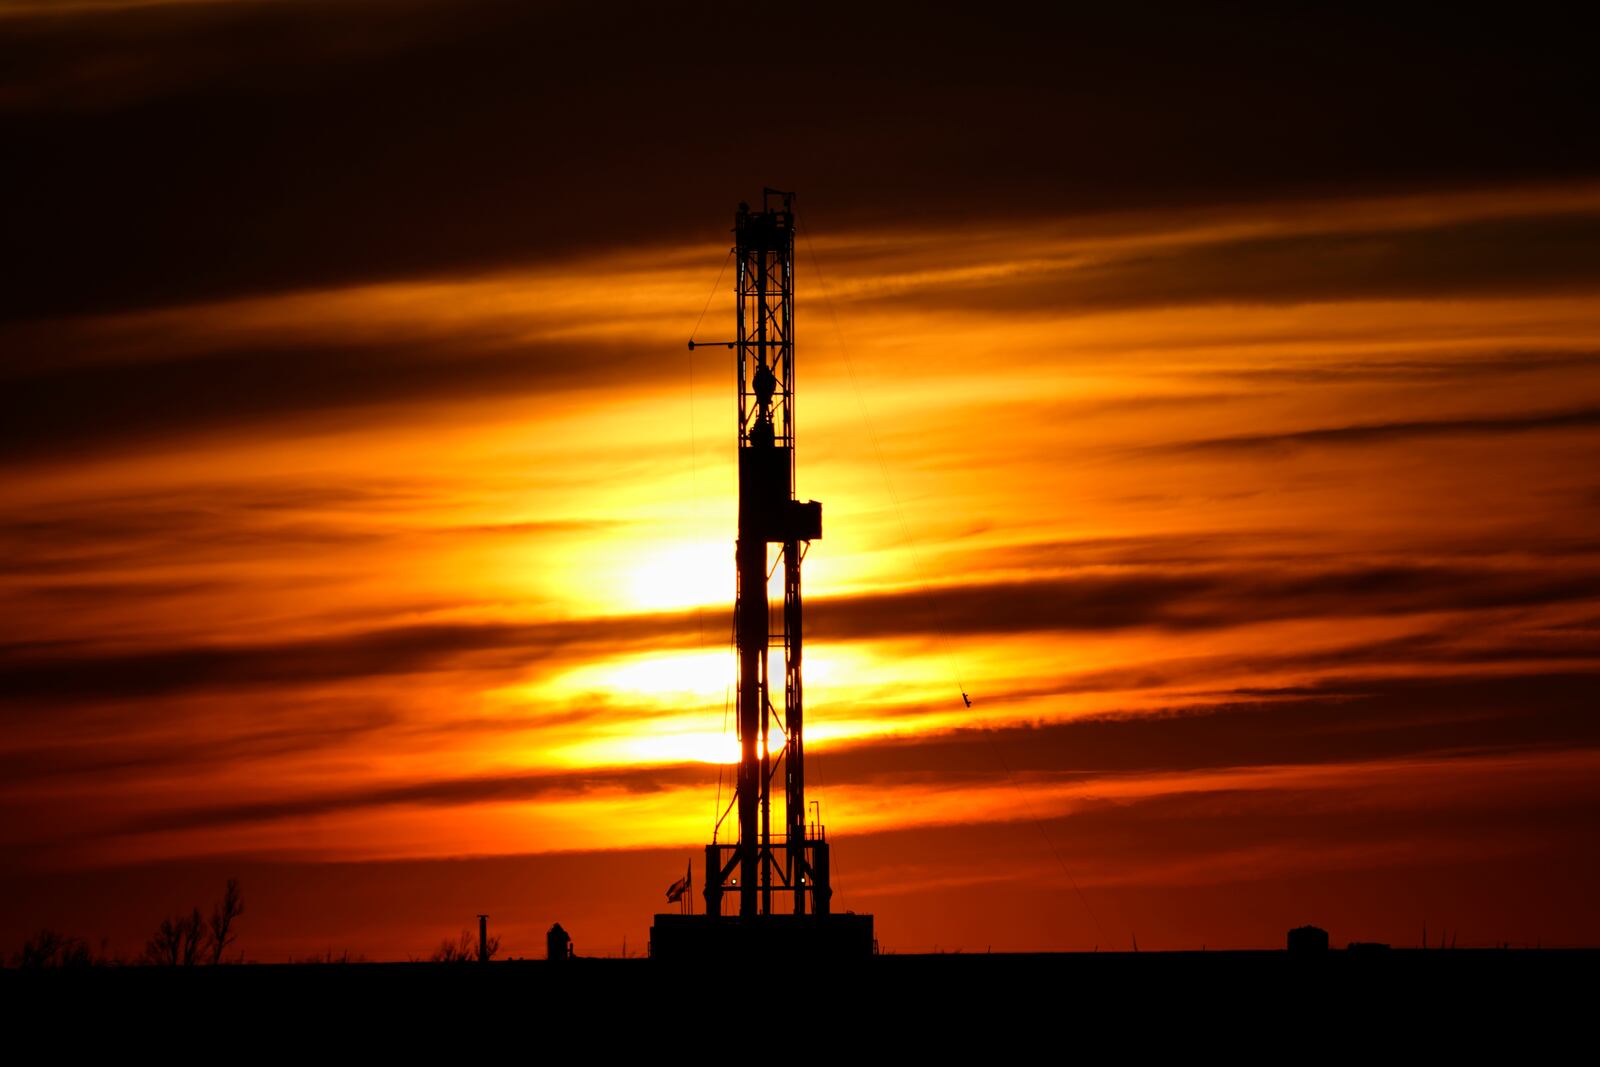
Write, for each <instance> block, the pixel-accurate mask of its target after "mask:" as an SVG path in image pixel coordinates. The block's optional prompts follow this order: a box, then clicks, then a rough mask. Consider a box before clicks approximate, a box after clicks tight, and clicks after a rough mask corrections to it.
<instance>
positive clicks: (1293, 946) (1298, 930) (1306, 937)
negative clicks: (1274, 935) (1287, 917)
mask: <svg viewBox="0 0 1600 1067" xmlns="http://www.w3.org/2000/svg"><path fill="white" fill-rule="evenodd" d="M1289 951H1290V952H1292V953H1294V954H1295V955H1297V956H1311V955H1315V954H1316V953H1319V952H1326V951H1328V931H1326V930H1324V929H1323V928H1322V927H1320V926H1296V927H1295V928H1294V929H1293V930H1290V931H1289Z"/></svg>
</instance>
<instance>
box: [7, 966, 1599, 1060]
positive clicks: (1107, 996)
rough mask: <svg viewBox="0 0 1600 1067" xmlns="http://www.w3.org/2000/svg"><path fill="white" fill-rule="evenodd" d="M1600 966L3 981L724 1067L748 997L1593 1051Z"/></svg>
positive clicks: (354, 1029) (110, 1004)
mask: <svg viewBox="0 0 1600 1067" xmlns="http://www.w3.org/2000/svg"><path fill="white" fill-rule="evenodd" d="M1597 966H1600V951H1597V950H1489V949H1459V950H1432V951H1419V950H1405V949H1400V950H1389V951H1378V952H1371V953H1362V952H1350V951H1340V950H1333V951H1330V952H1328V953H1326V954H1325V955H1321V956H1311V957H1294V956H1290V955H1289V954H1287V953H1284V952H1144V953H1105V952H1101V953H1061V954H1037V955H1014V954H995V955H965V954H948V955H932V956H921V955H919V956H909V955H907V956H899V955H890V956H877V957H873V958H870V959H864V960H860V961H857V962H854V963H848V964H840V965H835V966H832V967H825V966H819V965H816V964H807V965H800V966H790V967H788V968H782V967H775V966H770V965H769V966H766V967H762V968H759V969H751V970H750V971H742V970H740V969H739V968H737V967H733V966H729V967H725V968H720V969H712V968H706V967H689V966H670V965H667V964H663V963H661V962H659V961H651V960H644V959H641V960H614V959H592V960H591V959H576V960H573V961H570V962H567V963H547V962H544V961H504V962H494V963H491V964H488V965H487V966H483V965H478V964H429V963H392V964H391V963H382V964H292V965H278V964H270V965H269V964H248V965H241V966H224V967H218V968H195V969H192V970H184V969H160V968H149V967H104V968H88V969H83V970H78V971H72V970H57V971H32V972H27V971H19V970H15V969H11V970H6V971H3V972H0V1004H3V1005H4V1006H5V1010H6V1011H7V1013H8V1014H14V1017H15V1018H17V1019H37V1018H43V1017H46V1016H49V1017H51V1018H60V1017H61V1014H62V1013H66V1014H67V1015H70V1016H71V1017H75V1018H79V1019H90V1020H94V1021H95V1024H94V1025H95V1026H97V1027H103V1028H105V1029H106V1030H107V1031H108V1032H112V1033H115V1032H121V1027H122V1025H123V1024H128V1023H131V1024H134V1025H136V1026H138V1027H139V1028H140V1029H141V1030H143V1031H145V1032H146V1036H147V1037H149V1036H151V1035H152V1034H153V1035H155V1038H156V1040H157V1043H158V1044H159V1043H160V1041H161V1040H163V1039H164V1035H167V1034H171V1035H172V1036H173V1038H174V1039H175V1040H182V1038H181V1037H180V1036H179V1035H180V1033H181V1031H183V1030H184V1028H185V1026H186V1024H185V1023H183V1022H182V1021H181V1020H183V1019H192V1020H204V1021H205V1022H204V1023H203V1024H202V1025H203V1026H216V1025H220V1024H223V1023H225V1024H226V1027H225V1028H226V1029H227V1030H229V1031H230V1032H232V1033H235V1034H240V1033H242V1034H250V1035H256V1037H255V1038H252V1039H251V1040H256V1039H260V1040H265V1041H268V1042H274V1043H275V1042H280V1041H289V1042H291V1043H293V1042H297V1041H302V1040H304V1041H309V1042H311V1043H312V1044H313V1045H315V1044H317V1043H318V1042H321V1041H324V1040H334V1041H338V1042H343V1041H356V1042H358V1043H359V1042H360V1041H366V1040H368V1039H370V1040H373V1041H378V1042H383V1043H389V1042H393V1041H395V1040H397V1039H398V1040H400V1041H401V1042H402V1043H406V1042H410V1041H412V1040H413V1039H415V1040H417V1041H421V1042H424V1043H428V1042H432V1041H437V1040H444V1041H445V1042H446V1044H453V1043H455V1042H456V1041H457V1039H458V1038H459V1040H460V1041H461V1042H465V1043H466V1044H465V1045H463V1046H462V1048H461V1051H463V1052H465V1051H468V1048H467V1047H466V1046H467V1045H470V1046H472V1047H473V1048H475V1049H476V1050H478V1051H481V1052H499V1051H506V1052H512V1051H514V1050H516V1049H524V1050H526V1048H527V1043H528V1042H534V1043H537V1042H538V1041H541V1040H557V1041H560V1042H566V1041H570V1040H579V1039H581V1040H584V1041H587V1040H599V1041H601V1042H602V1044H604V1043H608V1042H609V1043H617V1044H619V1045H621V1046H627V1047H630V1048H632V1047H638V1046H640V1045H643V1046H644V1047H647V1048H648V1047H652V1046H655V1045H657V1044H659V1045H660V1047H661V1048H662V1049H663V1050H664V1051H665V1050H668V1049H670V1050H671V1051H670V1058H673V1059H678V1058H685V1057H688V1056H693V1057H694V1058H702V1059H713V1060H714V1059H720V1058H723V1057H722V1056H721V1055H720V1054H719V1053H716V1052H714V1051H713V1050H712V1048H710V1047H701V1048H700V1049H699V1050H698V1051H696V1049H695V1047H694V1046H696V1045H704V1043H705V1042H711V1043H712V1044H717V1043H718V1042H721V1041H723V1040H725V1039H727V1038H728V1036H729V1034H730V1033H732V1032H733V1031H734V1030H735V1029H738V1028H736V1027H733V1025H732V1023H731V1020H732V1019H733V1017H734V1014H735V1011H736V1007H735V1005H736V1003H738V1002H740V1001H741V1000H742V1001H743V1003H744V1004H745V1005H747V1006H748V1007H747V1008H746V1009H743V1010H748V1011H749V1012H750V1013H751V1016H752V1017H753V1019H754V1020H755V1021H756V1023H757V1029H759V1030H767V1029H771V1030H772V1031H773V1032H774V1033H776V1032H778V1031H779V1030H780V1029H782V1028H784V1027H785V1026H786V1025H789V1026H793V1027H798V1031H796V1032H804V1033H805V1034H808V1035H810V1036H809V1037H807V1038H806V1040H807V1041H808V1042H818V1041H820V1042H823V1043H824V1044H828V1043H837V1042H847V1043H848V1042H860V1043H864V1044H863V1045H862V1049H863V1050H865V1048H866V1046H867V1045H871V1044H873V1043H874V1042H877V1043H880V1045H881V1047H885V1048H886V1047H889V1046H891V1045H892V1046H894V1047H896V1048H903V1046H904V1045H905V1044H906V1043H907V1042H910V1043H911V1044H914V1045H916V1046H918V1047H924V1046H925V1047H927V1048H928V1049H929V1050H930V1051H932V1052H934V1053H936V1054H937V1053H938V1052H940V1051H941V1049H942V1050H943V1051H949V1050H950V1049H953V1048H959V1049H962V1050H971V1049H976V1048H992V1049H993V1050H995V1051H1000V1050H1001V1049H1002V1048H1014V1049H1015V1050H1018V1051H1026V1050H1031V1049H1036V1048H1038V1047H1040V1042H1060V1041H1066V1040H1074V1041H1077V1040H1081V1041H1083V1042H1092V1043H1094V1044H1096V1045H1104V1046H1106V1047H1113V1046H1118V1045H1126V1047H1127V1048H1129V1049H1130V1050H1133V1049H1137V1048H1140V1047H1144V1046H1145V1045H1147V1044H1149V1043H1151V1042H1158V1043H1162V1044H1167V1043H1171V1042H1178V1043H1180V1044H1183V1043H1194V1044H1195V1048H1196V1049H1197V1051H1198V1050H1199V1049H1201V1048H1202V1047H1206V1048H1210V1049H1211V1051H1212V1052H1217V1051H1221V1050H1223V1049H1226V1048H1228V1047H1230V1046H1233V1045H1236V1044H1237V1043H1238V1042H1240V1041H1245V1042H1247V1043H1250V1042H1264V1044H1261V1045H1260V1046H1259V1047H1260V1049H1261V1050H1263V1051H1267V1050H1271V1049H1276V1050H1278V1052H1279V1053H1288V1052H1291V1051H1296V1050H1298V1051H1296V1054H1295V1056H1293V1057H1291V1058H1301V1055H1300V1054H1301V1053H1304V1054H1306V1055H1310V1056H1312V1058H1319V1056H1320V1054H1322V1053H1326V1052H1327V1049H1326V1048H1324V1047H1323V1046H1324V1045H1325V1044H1326V1043H1329V1042H1331V1043H1334V1044H1336V1045H1338V1046H1339V1047H1341V1048H1350V1047H1360V1046H1363V1045H1366V1044H1372V1045H1374V1046H1375V1047H1378V1046H1381V1047H1385V1048H1389V1049H1391V1050H1392V1049H1393V1048H1396V1047H1400V1046H1405V1047H1408V1048H1416V1049H1424V1050H1430V1051H1432V1052H1438V1051H1439V1050H1441V1049H1443V1048H1446V1047H1448V1048H1451V1049H1462V1050H1466V1051H1475V1052H1481V1051H1483V1048H1486V1047H1490V1046H1492V1047H1496V1048H1505V1049H1508V1050H1514V1051H1515V1052H1516V1053H1517V1055H1518V1058H1519V1060H1520V1059H1524V1058H1531V1057H1538V1058H1540V1059H1543V1058H1545V1057H1546V1056H1547V1055H1549V1056H1554V1055H1556V1054H1558V1053H1559V1051H1560V1049H1561V1046H1562V1045H1563V1044H1564V1043H1566V1042H1569V1041H1571V1040H1573V1039H1577V1040H1580V1041H1584V1042H1587V1040H1588V1036H1586V1035H1591V1034H1592V1031H1593V1027H1594V1018H1595V1014H1596V1008H1595V1005H1596V998H1595V993H1596V991H1597V983H1596V981H1595V976H1596V968H1597ZM757 975H759V976H760V978H759V980H758V978H757ZM763 983H764V984H763ZM786 983H787V984H786ZM785 1020H787V1023H785ZM53 1025H55V1024H53ZM363 1035H364V1036H363ZM236 1040H237V1039H236ZM884 1042H887V1043H888V1044H887V1045H882V1044H881V1043H884ZM1285 1042H1287V1044H1284V1043H1285ZM952 1043H953V1044H952ZM547 1051H553V1049H547ZM763 1055H764V1054H763ZM965 1055H966V1052H965V1051H964V1052H963V1056H964V1057H965ZM1584 1055H1587V1054H1584ZM540 1058H542V1057H540ZM578 1058H586V1057H578ZM778 1058H779V1059H780V1060H783V1061H787V1060H788V1059H790V1057H787V1056H780V1057H778ZM984 1062H990V1060H988V1059H987V1058H985V1060H984Z"/></svg>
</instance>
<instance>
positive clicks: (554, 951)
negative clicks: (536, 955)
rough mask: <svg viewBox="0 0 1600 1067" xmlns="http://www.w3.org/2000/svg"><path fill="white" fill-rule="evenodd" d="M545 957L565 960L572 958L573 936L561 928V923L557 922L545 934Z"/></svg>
mask: <svg viewBox="0 0 1600 1067" xmlns="http://www.w3.org/2000/svg"><path fill="white" fill-rule="evenodd" d="M544 958H545V959H547V960H565V959H571V958H572V938H570V937H568V936H567V932H566V931H565V930H563V929H561V924H560V923H556V924H555V925H554V926H552V927H550V930H549V932H548V933H546V934H545V935H544Z"/></svg>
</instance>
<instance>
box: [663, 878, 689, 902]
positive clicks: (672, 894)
mask: <svg viewBox="0 0 1600 1067" xmlns="http://www.w3.org/2000/svg"><path fill="white" fill-rule="evenodd" d="M688 891H689V876H688V875H687V874H686V875H684V876H683V877H682V878H679V879H678V880H677V881H676V882H673V883H672V884H671V885H670V886H668V887H667V903H669V904H676V903H677V902H678V901H680V900H682V899H683V895H684V894H685V893H687V892H688Z"/></svg>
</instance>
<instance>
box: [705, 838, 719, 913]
mask: <svg viewBox="0 0 1600 1067" xmlns="http://www.w3.org/2000/svg"><path fill="white" fill-rule="evenodd" d="M705 886H706V887H705V889H704V890H702V892H703V893H705V897H706V916H707V917H708V918H712V919H716V918H720V917H721V915H722V850H721V849H720V848H718V847H717V846H716V845H707V846H706V881H705Z"/></svg>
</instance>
